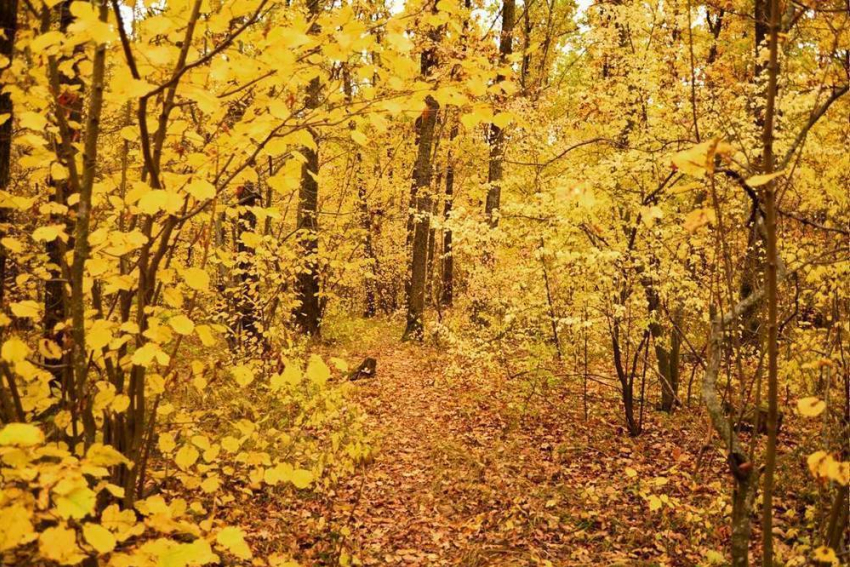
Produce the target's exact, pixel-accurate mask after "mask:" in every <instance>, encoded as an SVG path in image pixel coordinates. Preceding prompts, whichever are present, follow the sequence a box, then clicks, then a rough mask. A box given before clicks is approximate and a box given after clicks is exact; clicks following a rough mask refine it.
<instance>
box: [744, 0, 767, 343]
mask: <svg viewBox="0 0 850 567" xmlns="http://www.w3.org/2000/svg"><path fill="white" fill-rule="evenodd" d="M771 3H772V0H755V3H754V4H753V21H754V36H755V41H754V48H755V53H754V59H753V61H754V69H753V82H754V83H756V84H759V82H760V80H761V77H762V76H763V75H764V73H765V71H767V64H766V63H765V61H764V58H763V57H762V49H764V47H765V41H766V40H768V33H769V31H770V30H769V23H768V18H769V17H770V14H769V9H770V4H771ZM760 102H761V101H760V100H759V99H758V97H756V100H755V102H754V104H753V106H754V108H753V112H754V114H755V123H756V126H758V127H760V128H761V129H762V131H764V127H765V120H766V108H765V107H764V106H762V105H761V103H760ZM762 222H763V219H762V216H761V215H760V214H759V212H758V211H756V210H755V209H753V212H752V214H751V216H750V223H749V224H750V231H749V233H748V234H747V251H746V254H745V257H744V269H743V273H742V275H741V284H740V289H739V295H740V298H741V299H746V298H747V297H749V295H750V294H752V293H753V292H754V291H755V290H756V289H757V288H758V287H759V280H760V279H761V277H762V275H763V271H762V268H763V262H762V258H761V255H762V253H763V251H764V249H763V245H764V241H763V239H762V233H763V228H762V226H761V223H762ZM759 324H760V323H759V317H758V310H757V309H756V308H755V307H754V308H752V309H750V310H749V311H747V312H746V313H744V314H743V317H742V321H741V328H742V337H741V343H742V344H743V345H755V344H757V343H758V336H759Z"/></svg>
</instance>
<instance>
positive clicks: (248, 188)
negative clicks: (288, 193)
mask: <svg viewBox="0 0 850 567" xmlns="http://www.w3.org/2000/svg"><path fill="white" fill-rule="evenodd" d="M260 199H261V197H260V192H259V191H258V190H257V188H256V187H254V184H253V183H251V182H248V183H246V184H245V185H243V186H242V188H241V190H240V191H239V208H240V212H239V218H238V219H237V223H238V227H237V234H238V235H240V236H241V235H242V234H243V233H248V232H256V231H257V215H255V214H254V212H253V211H252V210H251V207H256V206H257V205H258V204H259V203H260ZM236 253H237V258H238V262H237V265H236V267H237V269H238V270H239V283H240V286H239V287H240V289H239V297H238V299H237V312H238V317H239V322H238V325H237V327H238V337H239V341H240V343H241V344H242V346H243V347H248V348H251V347H252V346H256V341H259V340H260V339H261V337H260V333H259V331H258V329H257V322H258V321H259V316H258V314H257V298H258V292H259V290H258V286H259V284H260V281H259V276H258V274H257V270H256V266H255V265H254V261H253V256H254V249H253V248H252V247H250V246H248V245H246V244H245V243H244V242H243V241H242V238H241V237H237V238H236Z"/></svg>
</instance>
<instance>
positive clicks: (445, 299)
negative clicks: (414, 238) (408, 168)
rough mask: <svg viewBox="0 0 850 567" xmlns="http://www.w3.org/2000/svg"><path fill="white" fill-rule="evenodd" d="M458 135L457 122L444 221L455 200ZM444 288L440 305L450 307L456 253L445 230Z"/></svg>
mask: <svg viewBox="0 0 850 567" xmlns="http://www.w3.org/2000/svg"><path fill="white" fill-rule="evenodd" d="M457 134H458V125H457V121H455V122H454V124H452V129H451V131H450V132H449V151H448V155H447V157H446V194H445V198H444V201H443V221H447V220H449V218H450V217H451V214H452V201H453V199H454V187H455V164H454V156H453V155H452V153H453V149H454V148H453V144H454V141H455V138H457ZM442 263H443V266H442V267H443V269H442V286H441V292H440V304H441V305H444V306H450V305H451V304H452V301H454V253H453V252H452V230H451V229H450V228H445V227H444V228H443V256H442Z"/></svg>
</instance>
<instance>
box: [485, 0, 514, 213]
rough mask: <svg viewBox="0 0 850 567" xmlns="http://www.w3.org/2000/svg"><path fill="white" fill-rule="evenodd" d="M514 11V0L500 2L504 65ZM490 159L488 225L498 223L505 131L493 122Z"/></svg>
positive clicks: (510, 44) (510, 49)
mask: <svg viewBox="0 0 850 567" xmlns="http://www.w3.org/2000/svg"><path fill="white" fill-rule="evenodd" d="M515 12H516V0H504V3H503V4H502V32H501V35H500V38H499V62H500V63H501V64H502V65H504V64H506V63H507V62H508V57H510V55H511V54H512V53H513V32H514V19H515ZM504 80H505V77H503V76H502V75H498V76H497V77H496V82H497V83H499V82H501V81H504ZM488 139H489V142H490V159H489V167H488V170H487V183H488V185H489V186H488V189H487V203H486V205H485V213H486V215H487V221H488V222H489V223H490V226H493V227H495V226H496V225H498V224H499V213H498V211H499V206H500V203H501V199H502V186H501V183H502V177H503V161H504V156H505V131H504V130H503V129H502V128H500V127H498V126H497V125H496V124H495V123H494V124H490V133H489V138H488Z"/></svg>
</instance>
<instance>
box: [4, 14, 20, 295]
mask: <svg viewBox="0 0 850 567" xmlns="http://www.w3.org/2000/svg"><path fill="white" fill-rule="evenodd" d="M0 28H2V29H3V30H5V32H6V33H5V34H4V35H3V36H0V56H3V57H5V58H6V59H7V60H8V61H9V65H10V66H11V64H12V59H13V58H14V54H15V33H16V32H17V30H18V0H8V1H5V2H0ZM13 110H14V109H13V108H12V97H11V95H10V94H9V93H7V92H4V93H2V94H0V115H8V117H7V118H6V121H5V122H3V124H0V191H7V190H8V189H9V179H10V175H11V158H12V121H13V119H14V112H13ZM7 222H9V212H8V209H0V238H2V237H4V236H5V235H6V231H5V225H6V223H7ZM5 299H6V247H5V246H0V306H5Z"/></svg>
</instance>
